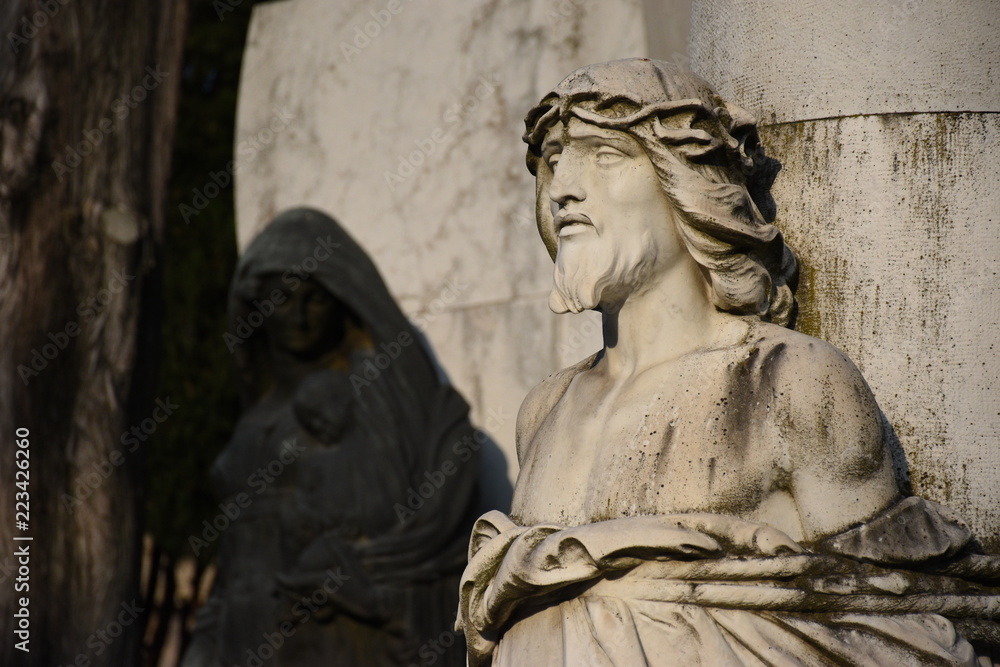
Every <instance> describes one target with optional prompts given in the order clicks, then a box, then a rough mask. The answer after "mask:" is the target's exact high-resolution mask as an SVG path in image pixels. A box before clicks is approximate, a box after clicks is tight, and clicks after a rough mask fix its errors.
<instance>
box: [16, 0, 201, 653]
mask: <svg viewBox="0 0 1000 667" xmlns="http://www.w3.org/2000/svg"><path fill="white" fill-rule="evenodd" d="M185 11H186V2H185V1H184V0H93V1H90V2H77V1H75V0H5V2H4V3H3V4H2V6H0V36H2V38H3V44H2V45H0V368H2V369H3V373H2V375H0V493H2V496H0V577H2V578H3V581H2V582H0V615H2V617H3V618H4V619H8V620H5V621H4V622H2V623H0V627H4V628H11V623H10V622H9V619H11V618H12V615H13V614H14V613H15V611H16V610H17V609H18V599H19V598H20V597H24V596H27V597H28V598H29V600H30V602H29V605H28V608H29V612H30V643H29V645H28V646H29V648H30V653H23V652H22V651H19V650H16V649H15V648H14V643H15V641H17V639H16V638H14V637H12V633H11V632H10V631H9V630H8V631H7V632H4V637H3V639H2V641H0V664H3V665H40V666H41V665H45V666H47V667H51V666H52V665H61V664H78V663H77V662H76V661H77V660H78V656H81V655H83V656H85V657H86V659H87V660H89V661H90V662H89V664H91V665H109V666H110V665H114V666H116V667H117V666H120V665H133V664H137V661H138V657H137V656H138V649H139V646H140V644H141V636H140V630H141V628H142V626H143V623H142V618H139V619H134V620H131V621H129V622H128V624H127V625H126V623H125V620H126V619H129V618H130V617H131V616H132V614H131V613H129V612H127V611H126V608H130V607H129V605H132V604H133V603H135V604H137V605H141V601H140V599H139V591H138V581H139V562H140V553H141V542H140V539H141V504H140V503H141V489H142V448H141V446H139V447H136V448H135V450H134V451H131V450H132V447H131V445H126V444H124V443H123V442H122V435H123V433H125V432H126V431H128V429H129V428H130V427H131V426H132V425H133V424H136V423H138V422H140V421H141V420H142V419H143V418H146V417H150V416H151V411H152V409H153V406H152V403H151V401H150V399H151V396H149V387H150V382H151V380H152V378H151V369H152V365H151V363H150V360H151V359H153V358H154V356H153V355H154V354H155V352H154V350H152V349H151V348H152V346H153V345H155V339H156V331H157V330H158V327H157V315H156V313H157V311H158V309H159V303H158V302H157V297H158V294H159V289H160V288H159V266H160V262H159V256H160V251H161V243H162V238H163V226H164V204H165V196H166V186H167V180H168V175H169V166H170V157H171V155H170V151H171V145H172V140H173V128H174V121H175V115H176V106H177V96H178V87H179V86H178V84H179V79H180V54H181V48H182V41H183V40H182V34H183V28H184V20H185ZM147 68H148V69H147ZM74 332H76V333H74ZM49 357H51V358H49ZM18 428H26V429H28V430H29V431H30V436H29V441H30V487H29V491H30V522H29V529H28V530H26V531H23V530H17V529H16V528H15V512H14V501H15V498H14V493H15V491H19V489H17V488H15V487H14V469H13V463H14V460H15V453H14V450H15V438H14V435H15V432H16V429H18ZM14 534H16V535H20V536H25V535H27V536H31V537H32V538H33V540H32V541H31V542H14V541H13V539H12V537H13V535H14ZM25 544H28V545H30V581H29V582H28V583H29V585H30V590H29V591H27V592H23V591H15V582H16V577H17V572H16V567H15V562H14V561H13V560H12V559H11V555H12V554H13V552H14V549H15V548H16V547H17V546H20V545H25ZM123 605H125V607H123ZM118 622H121V623H122V625H123V626H124V627H123V629H122V632H121V634H120V636H117V637H112V635H113V634H116V630H117V628H115V624H116V623H118ZM101 633H105V634H101ZM105 638H106V639H107V640H110V641H107V640H106V639H105ZM80 664H87V663H80Z"/></svg>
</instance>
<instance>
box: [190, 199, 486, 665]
mask: <svg viewBox="0 0 1000 667" xmlns="http://www.w3.org/2000/svg"><path fill="white" fill-rule="evenodd" d="M229 316H230V331H229V333H228V334H227V335H226V341H227V346H228V347H229V348H230V351H231V352H232V353H233V356H234V361H235V364H234V365H235V368H236V374H237V379H238V381H239V383H240V389H241V393H242V398H243V403H244V406H245V411H244V413H243V415H242V416H241V418H240V420H239V422H238V424H237V426H236V429H235V432H234V434H233V437H232V440H231V441H230V442H229V444H228V445H227V447H226V448H225V449H224V450H223V452H222V453H221V454H220V455H219V457H218V459H217V460H216V462H215V465H214V467H213V470H212V476H213V481H214V484H215V487H216V490H217V492H218V495H219V496H220V498H221V499H222V504H221V505H220V507H221V508H222V509H223V512H224V514H225V515H226V516H227V517H228V519H229V521H225V522H222V523H227V524H228V525H227V526H225V527H223V528H221V529H220V530H219V538H218V541H219V553H218V575H217V580H216V583H215V587H214V589H213V591H212V595H211V597H210V599H209V601H208V603H207V604H206V605H205V607H204V608H203V609H202V610H201V612H200V613H199V622H198V625H197V627H196V628H195V631H194V638H193V641H192V644H191V646H190V648H189V650H188V651H187V653H186V654H185V658H184V661H183V662H182V664H183V665H184V667H203V666H204V667H208V666H211V667H216V666H217V665H218V666H221V665H225V667H231V666H232V665H245V664H260V662H263V663H264V664H268V665H275V666H277V665H294V666H295V667H309V666H312V665H316V666H320V665H323V666H327V665H333V664H336V665H339V664H343V665H358V666H363V665H372V666H378V667H383V666H385V667H391V666H395V665H410V664H413V663H416V662H419V661H420V660H422V659H425V658H426V657H427V655H426V654H427V653H428V651H430V652H431V653H433V655H434V657H435V662H436V664H444V665H453V664H454V665H458V664H464V650H463V647H462V640H461V637H460V636H456V635H455V634H454V633H453V632H452V631H451V627H450V626H451V625H452V623H453V622H454V617H455V610H456V606H457V599H456V593H455V592H456V590H457V584H458V580H459V575H460V573H461V570H462V567H463V565H464V560H465V558H464V557H465V553H464V552H465V544H466V543H467V540H468V535H469V530H470V527H471V521H470V518H471V514H470V513H471V512H473V511H474V510H473V506H474V503H475V502H476V500H477V498H476V496H477V483H476V479H477V463H478V456H477V452H478V450H479V445H480V444H481V443H482V440H484V439H485V438H484V437H483V436H482V434H481V433H479V432H477V431H475V430H474V429H473V427H472V426H471V425H470V423H469V421H468V406H467V404H466V403H465V401H464V400H463V399H462V397H461V396H459V394H458V393H457V392H456V391H455V390H454V389H453V388H452V387H451V386H450V385H449V384H448V383H447V382H446V381H445V379H444V378H443V377H442V375H441V374H440V373H439V371H438V369H437V368H436V366H435V364H434V362H433V361H432V357H431V354H430V352H429V351H428V350H427V349H426V347H425V345H424V343H423V339H422V338H421V337H420V335H419V334H418V332H417V331H416V330H415V329H414V327H413V326H412V325H411V324H410V322H409V321H408V320H407V319H406V317H405V316H404V315H403V314H402V312H401V311H400V310H399V308H398V306H397V305H396V303H395V302H394V301H393V299H392V297H391V296H390V295H389V292H388V290H387V289H386V286H385V284H384V283H383V281H382V279H381V277H380V276H379V274H378V271H377V270H376V268H375V266H374V265H373V264H372V262H371V260H370V259H369V258H368V256H367V255H366V254H365V252H364V251H363V250H362V249H361V248H360V247H359V246H358V245H357V243H355V242H354V240H353V239H351V238H350V236H348V235H347V233H346V232H345V231H344V230H343V229H341V227H340V226H339V225H338V224H337V223H336V222H335V221H334V220H332V219H331V218H329V217H328V216H326V215H324V214H322V213H319V212H317V211H314V210H309V209H295V210H291V211H287V212H285V213H283V214H281V215H279V216H278V217H277V218H276V219H275V220H274V221H273V222H272V223H271V224H270V225H269V226H268V227H267V228H266V229H265V230H264V231H263V232H262V233H261V234H260V235H259V236H258V237H257V238H256V239H255V240H254V241H253V242H252V243H251V244H250V246H249V247H248V248H247V250H246V252H245V253H244V255H243V257H242V258H241V260H240V262H239V266H238V267H237V270H236V275H235V276H234V278H233V283H232V287H231V290H230V299H229ZM429 647H433V648H429ZM255 661H259V662H255Z"/></svg>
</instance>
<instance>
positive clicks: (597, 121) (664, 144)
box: [524, 58, 798, 327]
mask: <svg viewBox="0 0 1000 667" xmlns="http://www.w3.org/2000/svg"><path fill="white" fill-rule="evenodd" d="M572 118H577V119H579V120H581V121H583V122H585V123H589V124H591V125H597V126H599V127H603V128H607V129H612V130H618V131H621V132H626V133H628V134H629V135H631V136H632V137H634V138H635V139H636V140H637V141H638V142H639V144H640V145H641V146H642V147H643V149H644V150H645V151H646V153H647V155H648V156H649V159H650V161H651V162H652V163H653V167H654V169H655V170H656V174H657V176H658V178H659V180H660V184H661V185H662V187H663V190H664V192H665V193H666V195H667V197H668V199H669V200H670V202H671V203H672V204H673V206H674V209H675V210H676V211H677V214H678V215H677V219H678V223H679V224H678V229H679V232H680V234H681V238H683V239H684V242H685V245H686V246H687V249H688V251H689V252H690V253H691V255H692V257H694V260H695V261H696V262H697V263H698V264H700V265H701V266H703V267H704V268H705V269H707V270H708V273H709V276H710V278H711V283H712V299H713V302H714V304H715V306H716V307H717V308H718V309H720V310H723V311H727V312H732V313H737V314H741V315H751V314H753V315H758V316H760V317H761V318H762V319H764V320H767V321H770V322H774V323H776V324H781V325H784V326H788V327H791V326H792V325H793V324H794V319H795V310H796V302H795V296H794V291H795V286H796V281H797V278H798V262H797V261H796V258H795V254H794V253H793V252H792V250H791V248H789V247H788V246H787V245H786V244H785V242H784V239H783V237H782V235H781V232H779V231H778V229H777V227H775V226H774V225H773V224H771V222H772V221H773V219H774V202H773V200H772V199H771V196H770V187H771V183H772V182H773V181H774V177H775V175H776V174H777V171H778V168H780V167H779V165H778V163H777V162H776V161H775V160H773V159H771V158H768V157H767V156H766V155H765V154H764V150H763V148H762V147H761V145H760V140H759V137H758V135H757V127H756V123H755V121H754V119H753V118H752V117H751V116H750V115H749V114H748V113H747V112H746V111H744V110H743V109H741V108H739V107H738V106H736V105H734V104H730V103H728V102H726V101H725V100H723V99H722V98H721V97H719V95H718V94H717V93H716V92H715V91H714V90H712V88H711V87H710V86H709V85H708V84H707V83H706V82H705V81H704V80H702V79H701V78H699V77H698V76H696V75H694V74H692V73H690V72H685V71H683V70H681V69H680V68H678V67H676V66H674V65H671V64H669V63H664V62H659V61H655V60H646V59H640V58H634V59H629V60H617V61H613V62H609V63H602V64H599V65H590V66H588V67H584V68H582V69H579V70H577V71H576V72H574V73H573V74H570V75H569V76H568V77H566V79H564V80H563V81H562V83H560V84H559V85H558V86H557V87H556V88H555V90H553V91H552V92H551V93H549V94H548V95H546V96H545V98H544V99H543V100H542V101H541V102H540V103H539V104H538V106H536V107H535V108H534V109H532V110H531V111H530V112H529V113H528V115H527V116H526V117H525V121H524V122H525V126H526V128H527V131H526V132H525V134H524V141H525V143H527V144H528V155H527V163H528V169H529V170H530V171H531V173H532V174H533V175H535V176H536V192H535V215H536V219H537V222H538V230H539V233H540V234H541V236H542V240H543V241H544V242H545V246H546V248H548V251H549V255H550V256H552V257H553V259H554V258H555V254H556V249H557V245H556V243H557V235H556V231H555V227H554V224H553V219H552V213H551V210H550V208H549V202H548V188H549V183H550V182H551V180H552V171H551V169H550V168H549V167H548V165H547V164H546V163H545V161H544V160H542V159H541V144H542V141H543V140H544V138H545V134H546V132H547V131H548V130H549V128H551V127H552V126H553V125H555V124H556V123H557V122H559V121H562V122H563V123H564V124H565V123H568V122H569V121H570V120H571V119H572ZM762 211H764V212H763V213H762ZM765 214H766V215H765Z"/></svg>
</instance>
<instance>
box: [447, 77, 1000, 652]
mask: <svg viewBox="0 0 1000 667" xmlns="http://www.w3.org/2000/svg"><path fill="white" fill-rule="evenodd" d="M525 124H526V127H527V132H526V133H525V137H524V138H525V141H526V143H528V145H529V151H528V166H529V169H530V170H531V171H532V173H533V174H534V175H535V176H536V184H537V190H536V209H535V210H536V216H537V219H538V228H539V232H540V234H541V237H542V239H543V241H544V242H545V245H546V248H547V249H548V251H549V255H550V256H551V257H552V259H553V261H554V263H555V268H554V274H553V288H552V292H551V295H550V298H549V305H550V307H551V309H552V310H553V311H555V312H557V313H565V312H574V313H576V312H580V311H583V310H588V309H592V310H598V311H600V312H601V314H602V320H603V330H604V334H605V341H604V348H603V349H602V350H601V351H599V352H598V353H597V354H595V355H593V356H591V357H589V358H587V359H584V360H583V361H581V362H579V363H577V364H575V365H574V366H571V367H570V368H566V369H563V370H562V371H559V372H558V373H555V374H553V375H552V376H550V377H549V378H548V379H546V380H545V381H543V382H542V383H541V384H540V385H538V386H537V387H535V388H534V389H533V390H532V391H531V393H530V394H529V395H528V396H527V397H526V398H525V400H524V403H523V404H522V406H521V410H520V412H519V414H518V419H517V453H518V461H519V464H520V471H519V474H518V479H517V485H516V488H515V490H514V497H513V500H512V504H511V512H510V515H509V516H508V515H505V514H503V513H501V512H497V511H493V512H489V513H487V514H485V515H484V516H482V517H481V518H480V519H479V521H478V522H477V523H476V526H475V528H474V529H473V534H472V538H471V541H470V546H469V565H468V567H467V568H466V570H465V573H464V574H463V576H462V585H461V602H460V606H459V622H458V627H459V628H461V629H463V630H464V632H465V635H466V640H467V643H468V648H469V665H470V667H483V666H485V665H493V666H494V667H522V666H523V665H563V666H565V667H571V666H572V667H576V666H577V665H600V666H602V667H603V666H607V667H612V666H614V665H651V666H654V667H698V666H701V667H721V666H725V667H741V666H747V667H749V666H754V667H758V666H773V667H778V666H779V665H780V666H783V667H784V666H794V665H833V664H836V665H907V666H908V667H910V666H921V667H940V666H942V665H949V666H955V667H957V666H959V665H968V666H973V665H976V666H978V665H987V664H994V663H993V660H992V658H993V657H995V656H997V655H1000V624H998V623H997V622H996V620H997V618H998V617H1000V557H996V556H992V555H986V554H982V553H981V551H980V550H979V549H978V546H977V543H976V541H975V539H974V537H973V535H972V533H971V532H970V531H969V529H968V527H967V526H966V525H965V524H964V522H963V521H962V520H961V519H960V518H959V517H958V516H956V515H955V514H954V513H953V512H951V511H950V510H949V509H948V508H946V507H944V506H941V505H937V504H935V503H932V502H929V501H927V500H924V499H923V498H919V497H915V496H908V497H907V496H904V495H903V494H902V493H901V492H900V488H899V485H898V484H897V480H896V478H895V468H894V464H893V456H892V452H891V450H890V435H891V433H890V432H888V431H887V428H886V427H885V426H883V424H884V423H887V422H885V419H884V417H883V416H882V414H881V411H880V410H879V408H878V405H877V403H876V402H875V398H874V396H872V394H871V390H870V389H869V387H868V385H867V383H866V382H865V380H864V378H863V377H862V376H861V373H860V371H858V369H857V367H856V366H854V364H853V363H852V362H851V361H850V360H849V359H848V358H847V357H846V356H845V355H844V354H843V353H842V352H841V351H839V350H837V349H836V348H834V347H833V346H831V345H829V344H828V343H826V342H824V341H822V340H819V339H816V338H812V337H810V336H807V335H805V334H802V333H799V332H796V331H794V329H792V328H791V325H792V320H793V315H794V309H795V308H794V307H795V301H794V295H793V291H794V286H795V282H796V277H797V261H796V258H795V255H794V253H792V251H791V250H790V249H789V248H788V247H787V246H786V245H785V243H784V240H783V238H782V236H781V234H780V232H779V231H778V229H777V228H776V227H775V226H774V225H773V224H771V223H770V221H769V220H766V219H765V217H764V215H763V214H762V213H761V211H771V210H773V208H772V206H771V205H772V204H773V202H771V201H769V195H768V194H767V193H768V190H769V187H770V179H772V178H773V174H774V173H776V171H774V170H773V169H771V167H772V166H773V165H769V164H768V162H767V160H768V158H767V157H766V156H765V155H764V153H763V150H762V149H761V148H760V145H759V139H758V137H757V132H756V125H755V123H754V121H753V119H752V118H750V117H749V116H748V115H747V114H746V112H744V111H743V110H741V109H739V108H738V107H736V106H735V105H732V104H730V103H728V102H726V101H725V100H723V99H722V98H720V97H719V96H718V94H717V93H716V92H715V91H714V90H712V89H711V87H710V86H709V85H708V84H707V83H705V82H704V81H703V80H701V79H699V78H698V77H697V76H695V75H693V74H691V73H687V72H683V71H681V70H680V69H678V68H676V67H674V66H673V65H669V64H667V63H661V62H656V61H651V60H646V59H631V60H621V61H615V62H610V63H603V64H599V65H592V66H589V67H584V68H582V69H580V70H577V71H576V72H574V73H573V74H571V75H570V76H569V77H567V78H566V79H565V80H564V81H563V82H562V83H560V84H559V86H557V87H556V89H555V90H553V91H552V92H551V93H549V94H548V95H547V96H546V97H545V98H544V99H543V100H542V102H541V103H539V105H538V106H536V107H535V109H533V110H532V111H531V112H530V113H529V114H528V116H527V118H526V119H525ZM769 174H770V175H769ZM751 193H753V195H751ZM987 661H989V662H987ZM997 664H1000V663H997Z"/></svg>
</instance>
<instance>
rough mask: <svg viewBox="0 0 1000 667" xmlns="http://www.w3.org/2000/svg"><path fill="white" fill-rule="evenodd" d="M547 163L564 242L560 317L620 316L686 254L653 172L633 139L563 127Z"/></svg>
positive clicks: (558, 278) (557, 298) (575, 123)
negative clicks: (606, 312)
mask: <svg viewBox="0 0 1000 667" xmlns="http://www.w3.org/2000/svg"><path fill="white" fill-rule="evenodd" d="M542 159H543V160H545V162H546V163H547V164H548V165H549V168H550V169H551V170H552V180H551V183H550V184H549V192H548V196H549V199H550V200H551V205H552V213H553V218H554V224H555V231H556V234H557V236H558V251H557V254H556V266H555V275H554V281H553V282H554V285H553V292H552V295H551V297H550V299H549V305H550V307H551V308H552V309H553V310H554V311H556V312H566V311H571V312H580V311H582V310H586V309H593V308H598V307H600V308H602V309H615V308H618V307H620V306H621V304H622V303H624V300H625V299H626V298H627V297H628V295H629V294H631V293H633V292H635V291H636V290H639V289H642V288H643V287H644V286H645V285H646V284H647V283H648V282H649V280H650V279H651V278H652V277H653V276H655V275H656V274H657V273H658V272H660V271H664V270H666V269H667V268H669V267H670V266H672V265H673V264H675V263H676V262H677V261H678V258H679V257H681V256H683V255H686V254H687V249H686V248H685V246H684V244H683V241H682V240H681V238H680V236H679V234H678V232H677V227H676V224H675V222H674V213H673V207H672V206H671V204H670V201H669V200H668V199H667V197H666V195H665V194H664V192H663V189H662V187H661V186H660V182H659V179H658V178H657V176H656V171H655V169H654V168H653V164H652V162H650V160H649V157H648V156H647V155H646V152H645V151H644V150H643V149H642V146H640V145H639V143H638V142H637V141H636V140H635V139H634V138H633V137H632V136H630V135H629V134H626V133H624V132H619V131H616V130H609V129H605V128H601V127H598V126H596V125H589V124H587V123H584V122H583V121H581V120H579V119H576V118H574V119H572V120H570V121H569V124H568V125H564V124H563V123H561V122H559V123H556V124H555V125H554V126H553V127H552V128H551V129H550V130H549V131H548V133H547V134H546V136H545V140H544V142H543V144H542Z"/></svg>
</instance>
